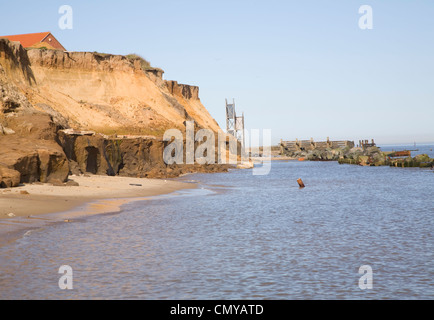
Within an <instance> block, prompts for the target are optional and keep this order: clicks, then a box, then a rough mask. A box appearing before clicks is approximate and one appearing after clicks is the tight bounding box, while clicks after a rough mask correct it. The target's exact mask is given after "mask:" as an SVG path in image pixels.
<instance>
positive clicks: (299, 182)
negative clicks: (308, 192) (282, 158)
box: [297, 178, 305, 188]
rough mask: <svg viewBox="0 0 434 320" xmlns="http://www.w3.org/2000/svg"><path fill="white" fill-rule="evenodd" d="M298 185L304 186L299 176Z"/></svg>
mask: <svg viewBox="0 0 434 320" xmlns="http://www.w3.org/2000/svg"><path fill="white" fill-rule="evenodd" d="M297 182H298V185H299V186H300V188H304V187H305V186H304V183H303V180H301V178H299V179H297Z"/></svg>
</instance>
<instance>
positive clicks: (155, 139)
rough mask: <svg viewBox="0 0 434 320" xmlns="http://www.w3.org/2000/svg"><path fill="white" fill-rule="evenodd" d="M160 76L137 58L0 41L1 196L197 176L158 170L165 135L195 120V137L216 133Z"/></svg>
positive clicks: (193, 92)
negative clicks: (36, 187) (91, 181)
mask: <svg viewBox="0 0 434 320" xmlns="http://www.w3.org/2000/svg"><path fill="white" fill-rule="evenodd" d="M163 73H164V72H163V70H161V69H158V68H152V67H150V66H146V67H144V66H143V63H141V61H140V58H138V57H137V56H135V57H130V56H121V55H111V54H100V53H91V52H63V51H59V50H45V49H29V50H26V49H24V48H23V47H22V46H21V45H20V44H19V43H18V42H10V41H9V40H7V39H0V187H10V186H16V185H17V184H18V183H23V182H36V181H41V182H53V181H54V182H55V183H64V182H66V181H67V180H68V175H69V174H71V173H76V174H80V173H85V172H89V173H94V174H109V175H128V176H144V177H146V176H149V177H151V176H152V177H171V176H177V175H179V174H181V173H184V172H191V171H197V170H199V171H203V170H204V168H203V167H200V166H190V167H188V166H186V167H182V168H180V167H177V166H176V165H175V166H167V165H166V164H164V162H163V159H162V154H163V149H164V146H165V142H164V141H162V135H163V134H164V132H165V131H166V130H167V129H170V128H176V129H179V130H181V131H185V121H190V120H193V121H194V122H195V124H196V126H197V129H200V128H207V129H211V130H212V131H214V132H218V131H220V128H219V126H218V124H217V122H216V121H215V120H214V119H213V118H212V117H211V115H210V114H209V112H208V111H207V110H206V108H205V107H204V106H203V105H202V103H201V101H200V99H199V88H198V87H196V86H190V85H184V84H179V83H178V82H176V81H166V80H163ZM65 129H66V130H65ZM207 169H210V170H211V171H214V170H217V169H216V168H211V167H207Z"/></svg>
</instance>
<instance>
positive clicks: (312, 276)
mask: <svg viewBox="0 0 434 320" xmlns="http://www.w3.org/2000/svg"><path fill="white" fill-rule="evenodd" d="M251 173H252V172H251V170H234V171H231V172H229V173H221V174H220V173H218V174H197V175H189V176H185V177H183V179H185V180H192V179H194V180H198V181H201V183H202V187H203V189H198V190H186V191H181V192H178V195H176V196H174V195H170V196H162V197H158V198H156V199H155V200H148V201H139V202H134V203H129V204H126V205H124V206H123V211H122V212H121V213H116V214H106V215H102V216H93V217H89V218H86V219H80V220H78V221H74V222H72V223H64V224H55V225H52V226H48V227H45V228H44V229H36V230H32V231H31V232H30V233H28V234H26V235H25V236H24V237H23V238H21V239H20V240H18V241H15V242H14V243H12V244H9V245H7V246H4V247H1V248H0V288H1V289H0V298H1V299H11V298H18V299H27V298H30V299H46V298H48V299H77V298H78V299H106V298H110V299H433V298H434V280H433V278H434V267H433V265H432V261H433V244H434V241H433V240H434V237H433V231H434V219H433V214H434V201H433V196H432V194H433V191H434V174H433V172H432V171H431V170H424V169H418V168H415V169H413V168H408V169H401V168H390V167H359V166H352V165H339V164H337V163H335V162H298V161H289V162H273V164H272V170H271V172H270V174H269V175H267V176H253V175H252V174H251ZM300 177H301V178H302V179H303V181H304V183H305V185H306V188H304V189H299V188H298V184H297V182H296V180H297V179H298V178H300ZM222 186H225V187H222ZM61 265H70V266H71V267H72V269H73V284H74V288H73V290H60V289H59V287H58V281H59V278H60V276H61V275H60V274H58V269H59V267H60V266H61ZM362 265H370V266H371V267H372V269H373V277H374V278H373V279H374V280H373V286H374V287H373V289H371V290H361V289H360V288H359V286H358V281H359V278H360V277H361V275H359V274H358V270H359V267H360V266H362Z"/></svg>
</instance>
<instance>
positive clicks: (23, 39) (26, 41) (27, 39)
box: [0, 32, 50, 48]
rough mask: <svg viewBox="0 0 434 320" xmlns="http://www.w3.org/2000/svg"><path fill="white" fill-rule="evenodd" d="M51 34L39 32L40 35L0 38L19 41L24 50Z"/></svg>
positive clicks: (18, 35) (30, 34) (29, 34)
mask: <svg viewBox="0 0 434 320" xmlns="http://www.w3.org/2000/svg"><path fill="white" fill-rule="evenodd" d="M49 34H50V32H39V33H27V34H17V35H12V36H0V38H6V39H9V40H10V41H19V42H20V43H21V45H22V46H23V47H24V48H27V47H31V46H33V45H34V44H36V43H39V42H41V41H42V40H44V38H45V37H47V36H48V35H49Z"/></svg>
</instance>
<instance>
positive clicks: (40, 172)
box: [0, 135, 69, 183]
mask: <svg viewBox="0 0 434 320" xmlns="http://www.w3.org/2000/svg"><path fill="white" fill-rule="evenodd" d="M0 145H1V146H2V147H3V148H4V149H3V150H5V152H3V153H0V163H2V164H3V166H5V167H7V168H9V169H13V170H16V171H18V172H19V173H20V181H19V182H21V183H32V182H37V181H41V182H49V181H50V179H59V180H61V181H66V179H67V178H68V174H69V163H68V160H67V158H66V155H65V153H64V152H63V150H62V148H61V147H60V146H59V145H58V144H57V143H56V142H54V141H49V140H40V139H30V138H25V137H20V136H17V135H12V136H0Z"/></svg>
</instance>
